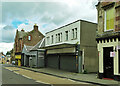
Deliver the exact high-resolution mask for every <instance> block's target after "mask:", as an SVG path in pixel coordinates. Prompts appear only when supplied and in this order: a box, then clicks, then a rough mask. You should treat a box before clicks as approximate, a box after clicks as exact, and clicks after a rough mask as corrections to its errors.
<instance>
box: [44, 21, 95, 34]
mask: <svg viewBox="0 0 120 86" xmlns="http://www.w3.org/2000/svg"><path fill="white" fill-rule="evenodd" d="M78 21H83V22H88V23H93V24H97V23H94V22H90V21H86V20H82V19H79V20H76V21H74V22H72V23H69V24H66V25H64V26H61V27H59V28H56V29H54V30H51V31H49V32H46V34H47V33H50V32H53V31H55V30H58V29H61V28H63V27H65V26H68V25H71V24H73V23H76V22H78Z"/></svg>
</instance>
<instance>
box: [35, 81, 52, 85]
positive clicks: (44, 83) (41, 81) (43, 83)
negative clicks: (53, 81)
mask: <svg viewBox="0 0 120 86" xmlns="http://www.w3.org/2000/svg"><path fill="white" fill-rule="evenodd" d="M35 82H38V83H43V84H50V83H46V82H42V81H35Z"/></svg>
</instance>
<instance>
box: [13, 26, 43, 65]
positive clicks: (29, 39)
mask: <svg viewBox="0 0 120 86" xmlns="http://www.w3.org/2000/svg"><path fill="white" fill-rule="evenodd" d="M28 29H29V28H28ZM43 37H44V35H43V34H42V33H41V32H40V31H39V30H38V26H37V25H34V29H33V30H32V31H30V32H25V31H24V30H23V29H22V30H21V31H18V30H17V31H16V36H15V43H14V53H15V60H16V64H17V65H18V66H21V61H22V60H24V59H23V58H22V57H21V54H22V53H21V52H22V49H23V47H24V45H26V46H34V45H36V44H37V43H38V42H39V41H40V40H41V39H43ZM21 58H22V59H21Z"/></svg>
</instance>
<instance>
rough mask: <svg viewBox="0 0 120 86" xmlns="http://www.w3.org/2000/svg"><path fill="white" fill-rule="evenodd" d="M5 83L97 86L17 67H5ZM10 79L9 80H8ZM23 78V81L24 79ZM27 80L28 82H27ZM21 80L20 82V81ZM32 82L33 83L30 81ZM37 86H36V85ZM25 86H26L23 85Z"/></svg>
mask: <svg viewBox="0 0 120 86" xmlns="http://www.w3.org/2000/svg"><path fill="white" fill-rule="evenodd" d="M2 72H3V75H4V76H3V82H4V83H6V84H13V83H14V84H16V83H17V84H19V85H20V84H24V83H29V85H31V84H32V85H33V84H34V81H35V82H38V83H42V86H44V85H47V86H48V85H50V86H58V85H59V86H63V85H64V86H66V85H67V86H95V85H93V84H90V83H85V82H79V81H74V80H70V79H67V78H61V77H56V76H52V75H48V74H43V73H39V72H34V71H31V70H26V69H23V68H19V67H15V66H7V65H6V66H5V65H3V71H2ZM7 77H8V78H7ZM22 78H23V79H22ZM25 78H26V79H27V80H25ZM19 79H20V80H19ZM29 79H30V80H31V82H30V81H29ZM34 85H36V84H34ZM34 85H33V86H34ZM23 86H24V85H23ZM40 86H41V85H40Z"/></svg>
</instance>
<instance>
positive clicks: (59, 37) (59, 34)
mask: <svg viewBox="0 0 120 86" xmlns="http://www.w3.org/2000/svg"><path fill="white" fill-rule="evenodd" d="M58 42H60V33H59V34H58Z"/></svg>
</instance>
